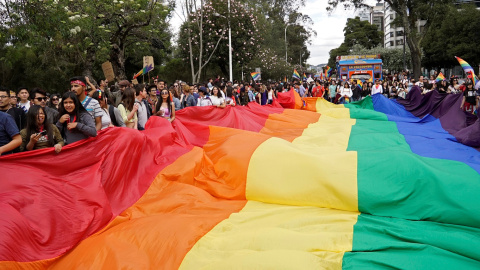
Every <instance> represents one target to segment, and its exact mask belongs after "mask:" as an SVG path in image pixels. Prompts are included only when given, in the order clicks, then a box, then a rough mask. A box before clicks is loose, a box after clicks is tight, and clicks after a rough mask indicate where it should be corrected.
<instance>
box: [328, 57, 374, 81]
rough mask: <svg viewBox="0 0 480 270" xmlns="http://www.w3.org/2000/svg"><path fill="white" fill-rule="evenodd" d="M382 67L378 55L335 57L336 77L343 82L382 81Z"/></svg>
mask: <svg viewBox="0 0 480 270" xmlns="http://www.w3.org/2000/svg"><path fill="white" fill-rule="evenodd" d="M382 66H383V63H382V58H381V57H380V55H379V54H378V55H344V56H337V76H338V79H339V80H343V81H347V80H361V81H366V82H369V81H370V82H371V81H374V80H377V79H378V80H383V75H382Z"/></svg>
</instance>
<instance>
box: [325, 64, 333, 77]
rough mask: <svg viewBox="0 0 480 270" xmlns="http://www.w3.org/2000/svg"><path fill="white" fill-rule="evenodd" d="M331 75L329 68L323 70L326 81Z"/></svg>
mask: <svg viewBox="0 0 480 270" xmlns="http://www.w3.org/2000/svg"><path fill="white" fill-rule="evenodd" d="M331 75H332V68H331V67H329V66H326V68H325V77H326V78H327V79H328V78H330V76H331Z"/></svg>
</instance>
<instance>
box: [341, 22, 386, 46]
mask: <svg viewBox="0 0 480 270" xmlns="http://www.w3.org/2000/svg"><path fill="white" fill-rule="evenodd" d="M343 32H344V35H345V40H344V43H345V45H346V46H347V47H350V48H351V47H353V46H354V45H357V44H358V45H360V46H362V47H364V48H367V49H371V48H374V47H376V46H378V45H381V44H382V40H383V32H380V31H378V28H377V26H376V25H373V24H370V23H369V22H367V21H361V20H360V18H359V17H355V18H354V19H348V20H347V24H346V25H345V28H344V29H343Z"/></svg>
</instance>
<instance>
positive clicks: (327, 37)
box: [171, 0, 377, 65]
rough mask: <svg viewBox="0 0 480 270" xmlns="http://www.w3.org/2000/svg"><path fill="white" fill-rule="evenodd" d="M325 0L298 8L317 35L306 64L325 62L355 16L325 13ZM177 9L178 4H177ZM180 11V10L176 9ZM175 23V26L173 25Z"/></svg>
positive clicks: (177, 21) (372, 1)
mask: <svg viewBox="0 0 480 270" xmlns="http://www.w3.org/2000/svg"><path fill="white" fill-rule="evenodd" d="M327 2H328V1H326V0H307V1H306V5H305V6H304V7H302V8H300V12H302V13H304V14H306V15H309V16H310V18H312V20H313V22H314V26H313V28H314V29H315V30H316V31H317V37H314V38H312V44H311V45H309V46H308V49H309V50H310V58H309V59H308V64H311V65H319V64H326V63H327V62H328V58H329V54H328V53H329V52H330V50H331V49H335V48H337V47H339V46H340V44H341V43H342V42H343V28H344V27H345V24H346V23H347V19H348V18H353V17H354V16H355V11H354V10H344V9H343V7H338V8H337V9H336V10H335V11H334V12H333V13H332V14H331V15H329V14H328V13H327V10H326V7H327ZM366 2H367V3H368V4H370V5H374V4H375V3H376V2H377V1H375V0H367V1H366ZM177 9H179V8H178V5H177ZM177 12H180V10H177ZM181 22H182V21H181V19H180V18H179V17H178V16H177V15H176V14H174V16H173V18H172V21H171V23H172V25H173V26H174V31H175V33H176V32H178V27H179V26H180V24H181ZM176 25H177V27H175V26H176Z"/></svg>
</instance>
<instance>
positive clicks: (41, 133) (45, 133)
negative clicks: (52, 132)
mask: <svg viewBox="0 0 480 270" xmlns="http://www.w3.org/2000/svg"><path fill="white" fill-rule="evenodd" d="M39 134H40V135H42V136H45V135H47V131H46V130H44V131H42V132H40V133H39Z"/></svg>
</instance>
